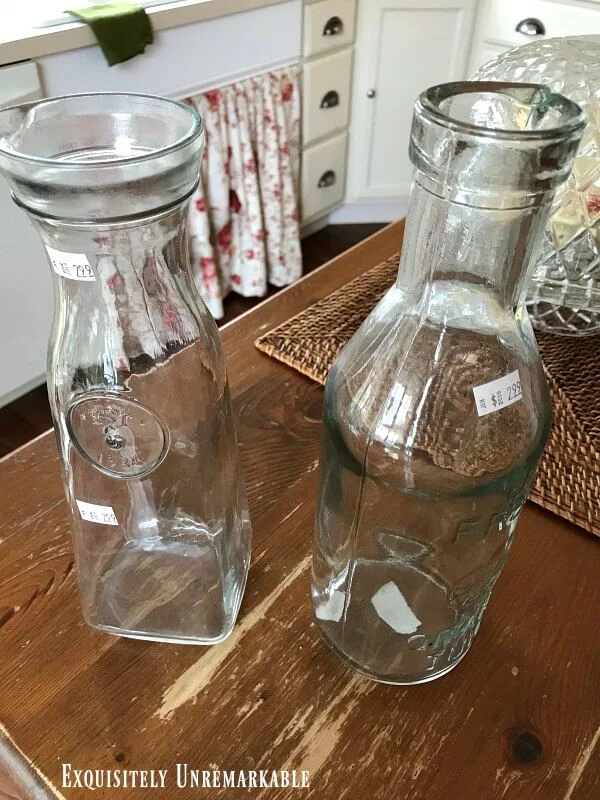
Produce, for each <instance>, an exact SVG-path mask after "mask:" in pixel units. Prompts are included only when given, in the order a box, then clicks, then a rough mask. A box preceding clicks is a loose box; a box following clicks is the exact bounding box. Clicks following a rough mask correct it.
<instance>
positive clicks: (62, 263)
mask: <svg viewBox="0 0 600 800" xmlns="http://www.w3.org/2000/svg"><path fill="white" fill-rule="evenodd" d="M46 250H47V252H48V256H49V257H50V263H51V264H52V269H53V270H54V272H56V274H57V275H62V276H63V278H71V280H74V281H95V280H96V276H95V275H94V271H93V269H92V268H91V266H90V262H89V261H88V260H87V256H86V255H85V253H63V252H61V251H60V250H54V249H53V248H52V247H46Z"/></svg>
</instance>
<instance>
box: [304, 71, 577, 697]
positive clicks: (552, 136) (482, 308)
mask: <svg viewBox="0 0 600 800" xmlns="http://www.w3.org/2000/svg"><path fill="white" fill-rule="evenodd" d="M582 128H583V119H582V115H581V111H580V109H579V107H578V106H577V105H575V104H574V103H572V102H570V101H569V100H566V99H565V98H563V97H562V96H561V95H556V94H553V93H551V92H550V91H549V90H547V89H543V88H542V87H537V86H532V85H526V84H525V85H520V84H499V83H498V84H484V83H463V84H445V85H442V86H437V87H433V88H431V89H429V90H427V91H426V92H424V93H423V94H422V95H421V97H420V98H419V100H418V102H417V104H416V107H415V114H414V119H413V126H412V135H411V143H410V156H411V161H412V163H413V165H414V167H415V172H414V183H413V189H412V193H411V201H410V208H409V212H408V219H407V225H406V232H405V237H404V246H403V249H402V257H401V261H400V268H399V271H398V279H397V282H396V284H395V285H394V286H393V287H392V288H391V289H390V290H389V292H388V293H387V294H386V295H385V297H384V298H383V299H382V301H381V302H380V303H379V305H378V306H377V307H376V308H375V310H374V311H373V312H372V313H371V314H370V316H369V317H368V318H367V319H366V321H365V322H364V324H363V325H362V326H361V328H360V329H359V331H358V332H357V333H356V334H355V336H354V337H353V338H352V339H351V341H350V342H349V343H348V345H347V346H346V348H345V349H344V350H343V351H342V353H341V355H340V357H339V358H338V360H337V362H336V363H335V365H334V367H333V369H332V371H331V373H330V375H329V379H328V381H327V386H326V390H325V408H324V435H323V436H324V439H323V452H322V458H321V486H320V497H319V505H318V510H317V520H316V531H315V539H314V556H313V581H312V596H313V605H314V613H315V617H316V621H317V624H318V626H319V628H320V630H321V632H322V635H323V637H324V639H325V641H326V643H327V644H328V645H329V647H330V648H332V649H333V650H334V652H335V653H336V654H337V655H338V656H339V657H340V658H341V659H342V660H343V661H344V662H345V663H346V664H348V665H349V666H351V667H353V668H354V669H356V670H358V671H359V672H362V673H363V674H366V675H368V676H369V677H371V678H374V679H376V680H379V681H383V682H388V683H398V684H403V683H406V684H411V683H420V682H424V681H428V680H431V679H433V678H436V677H439V676H441V675H443V674H444V673H446V672H448V671H449V670H450V669H452V667H454V666H455V665H456V664H457V663H458V662H459V661H460V659H461V658H462V657H463V656H464V655H465V653H466V651H467V649H468V648H469V646H470V644H471V641H472V638H473V636H474V635H475V633H476V631H477V629H478V626H479V623H480V620H481V617H482V614H483V611H484V609H485V606H486V604H487V602H488V599H489V597H490V593H491V591H492V588H493V586H494V583H495V582H496V580H497V578H498V576H499V574H500V571H501V569H502V567H503V565H504V562H505V559H506V556H507V552H508V548H509V547H510V544H511V541H512V537H513V534H514V529H515V525H516V522H517V518H518V516H519V512H520V510H521V507H522V505H523V503H524V502H525V499H526V497H527V494H528V492H529V489H530V486H531V484H532V481H533V477H534V472H535V468H536V465H537V462H538V459H539V457H540V455H541V453H542V449H543V447H544V444H545V442H546V439H547V436H548V433H549V428H550V418H551V407H550V400H549V394H548V390H547V386H546V382H545V379H544V374H543V371H542V365H541V362H540V357H539V353H538V350H537V347H536V343H535V338H534V335H533V331H532V328H531V324H530V322H529V318H528V315H527V313H526V311H525V307H524V303H523V301H524V294H523V289H524V286H525V284H526V280H527V266H528V264H529V262H530V256H531V253H532V250H533V248H534V247H535V244H536V241H537V238H538V236H539V235H540V233H541V232H542V231H543V229H544V224H545V219H546V215H547V212H548V209H549V207H550V203H551V200H552V196H553V193H554V189H555V187H556V186H557V185H558V184H559V183H560V182H562V181H563V180H564V179H565V178H566V177H567V175H568V172H569V170H570V168H571V165H572V162H573V158H574V155H575V151H576V149H577V144H578V140H579V137H580V135H581V131H582Z"/></svg>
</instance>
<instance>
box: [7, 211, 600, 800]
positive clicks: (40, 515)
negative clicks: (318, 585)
mask: <svg viewBox="0 0 600 800" xmlns="http://www.w3.org/2000/svg"><path fill="white" fill-rule="evenodd" d="M401 233H402V226H401V225H400V224H395V225H392V226H390V227H388V228H386V229H385V230H383V231H381V232H380V233H378V234H376V235H375V237H374V238H372V239H371V240H370V241H367V242H366V243H364V244H362V245H359V246H358V247H357V248H355V249H354V250H353V251H351V252H350V253H348V254H346V255H344V256H341V257H340V258H338V259H336V260H335V261H333V262H331V263H330V264H328V265H327V266H326V267H324V268H322V269H321V270H320V271H317V272H315V273H313V274H312V275H310V276H309V277H308V278H306V279H305V280H304V281H301V282H300V283H299V284H296V285H294V286H292V287H290V288H289V289H288V290H286V291H284V292H282V293H280V294H279V295H278V296H276V297H275V298H273V299H272V300H269V301H267V302H266V303H264V304H262V305H261V306H259V307H258V308H257V309H255V310H253V311H252V312H250V313H249V314H248V315H246V316H244V317H241V318H240V319H238V320H236V321H235V322H234V323H232V324H231V325H229V326H227V327H225V328H224V329H223V331H222V335H223V340H224V344H225V349H226V352H227V357H228V365H229V373H230V380H231V385H232V389H233V394H234V398H235V408H236V414H237V419H238V430H239V438H240V445H241V450H242V458H243V463H244V470H245V475H246V483H247V487H248V494H249V499H250V507H251V514H252V521H253V528H254V550H253V561H252V567H251V571H250V577H249V582H248V588H247V591H246V595H245V598H244V603H243V606H242V611H241V614H240V618H239V620H238V624H237V626H236V628H235V630H234V633H233V634H232V636H231V637H230V638H229V639H228V640H226V641H225V642H224V643H223V644H221V645H218V646H215V647H212V648H206V649H205V648H197V647H184V646H178V645H156V644H152V643H146V642H138V641H131V640H126V639H119V638H115V637H110V636H106V635H102V634H100V633H98V632H96V631H94V630H92V629H91V628H88V627H87V626H86V625H84V623H83V622H82V620H81V615H80V612H79V601H78V597H77V590H76V579H75V570H74V569H73V558H72V554H71V547H70V533H69V527H68V520H67V515H66V507H65V504H64V501H63V496H62V487H61V483H60V476H59V471H58V462H57V456H56V449H55V445H54V441H53V438H52V437H51V436H50V435H46V436H43V437H41V438H40V439H38V440H37V441H35V442H34V443H32V444H30V445H27V446H25V447H24V448H22V449H21V450H19V451H17V452H16V453H15V454H14V455H12V456H9V457H7V458H5V459H4V460H2V461H0V520H1V523H0V525H1V533H0V538H1V539H2V542H1V543H0V587H1V588H0V608H1V609H2V611H1V612H0V620H2V623H3V624H2V627H1V628H0V686H1V687H2V693H1V697H0V718H1V721H2V723H3V725H4V727H5V729H6V732H7V734H8V735H9V736H10V740H8V739H7V737H6V736H4V737H2V733H1V732H0V739H3V741H4V746H3V748H2V749H1V752H2V757H0V774H1V773H2V771H4V780H5V785H6V786H8V785H10V784H9V779H11V780H12V785H13V786H14V785H15V784H17V781H16V778H15V770H14V766H13V767H12V768H11V767H10V764H11V763H12V764H13V765H14V764H15V761H14V759H15V758H16V759H17V762H16V763H17V764H20V765H21V767H22V769H21V770H20V772H19V779H18V780H19V782H18V784H17V788H18V791H19V792H21V794H20V795H19V794H17V795H16V796H17V797H19V800H24V798H29V797H56V796H60V794H58V792H60V793H62V795H63V796H64V797H66V798H89V797H90V796H93V797H96V798H98V799H99V800H100V799H102V800H103V799H104V798H111V800H113V799H114V798H127V800H129V798H136V800H138V799H139V798H146V797H151V796H157V792H156V790H150V789H147V790H144V789H136V790H120V791H116V790H114V791H113V790H99V791H96V792H95V793H93V794H92V793H90V792H88V791H86V790H85V789H83V790H82V789H66V788H61V780H62V779H61V763H62V762H69V763H71V764H72V765H73V766H74V767H75V768H89V769H106V768H115V769H116V768H120V769H134V768H135V769H165V768H166V769H169V776H168V781H169V783H168V785H169V786H170V789H167V790H166V791H165V792H163V793H162V794H160V793H159V794H158V796H163V797H168V798H176V799H177V800H178V799H179V798H181V800H188V798H190V799H191V798H195V797H210V798H213V797H219V798H221V797H222V798H230V797H231V798H234V797H240V796H242V795H241V794H240V792H239V790H230V789H222V790H206V789H205V790H202V789H200V790H199V789H195V788H187V789H181V790H177V788H176V787H175V772H174V770H175V764H176V763H177V762H180V763H188V764H189V765H190V766H191V767H193V768H196V769H213V768H214V767H215V766H217V767H219V768H221V769H235V770H238V769H254V770H257V769H285V768H289V769H297V770H302V769H306V770H309V771H310V783H311V788H310V789H309V790H308V791H304V793H303V794H300V795H299V794H298V791H299V790H298V791H296V790H290V789H283V788H282V789H274V788H273V789H268V790H264V789H263V790H259V789H256V790H251V792H250V793H251V795H252V796H253V797H257V798H266V800H279V799H280V798H286V800H287V799H288V798H292V797H297V796H306V797H311V798H318V799H319V800H321V798H322V799H323V800H341V799H342V798H355V797H361V798H365V800H378V798H389V797H395V798H399V799H400V798H402V799H404V798H407V799H410V800H439V799H440V798H450V800H454V798H461V800H462V799H463V798H464V799H465V800H470V799H471V798H473V800H502V798H508V800H534V799H538V798H541V799H542V800H595V798H597V797H598V787H599V769H598V767H599V763H598V762H599V758H598V755H599V752H600V751H599V747H598V736H599V734H598V726H599V711H598V709H599V705H600V686H599V682H598V675H599V674H600V660H599V655H598V646H597V616H598V613H597V609H598V606H599V601H600V585H599V582H598V553H599V549H598V542H597V541H595V540H594V539H593V538H592V537H591V536H587V535H585V534H583V533H581V532H580V531H578V530H577V529H576V528H574V527H573V526H571V525H569V524H568V523H566V522H562V521H560V520H559V519H558V518H557V517H554V516H552V515H550V514H548V513H547V512H544V511H542V510H541V509H538V508H535V507H532V506H528V507H527V508H526V509H525V511H524V512H523V514H522V516H521V520H520V522H519V526H518V532H517V536H516V541H515V544H514V546H513V549H512V552H511V556H510V558H509V561H508V564H507V567H506V569H505V571H504V573H503V575H502V577H501V579H500V581H499V583H498V585H497V587H496V589H495V592H494V594H493V596H492V600H491V603H490V606H489V609H488V611H487V613H486V615H485V617H484V621H483V624H482V627H481V630H480V632H479V634H478V635H477V637H476V639H475V642H474V644H473V647H472V649H471V651H470V653H469V654H468V655H467V657H466V658H465V659H464V660H463V661H462V663H461V664H460V665H459V666H458V667H457V668H456V669H455V670H454V671H453V672H451V673H450V674H449V675H447V676H446V677H444V678H442V679H441V680H438V681H434V682H433V683H431V684H425V685H422V686H418V687H413V688H394V687H390V686H382V685H378V684H375V683H372V682H369V681H367V680H366V679H363V678H361V677H358V676H356V675H354V674H352V673H350V672H349V671H348V670H346V669H345V668H344V667H343V666H342V665H341V664H340V663H339V662H338V661H337V660H335V659H334V658H333V657H331V656H330V655H329V654H328V652H327V651H326V649H325V647H324V646H323V644H322V643H321V640H320V638H319V636H318V634H317V631H316V629H315V626H314V625H313V623H312V617H311V611H310V599H309V563H310V550H311V538H312V526H313V515H314V508H315V487H316V480H317V460H318V452H319V435H320V422H319V419H320V410H321V397H322V392H321V389H320V388H319V387H318V386H316V385H315V384H313V383H312V382H311V381H309V380H308V379H306V378H304V377H302V376H301V375H299V374H297V373H295V372H294V371H292V370H290V369H288V368H286V367H285V366H283V365H281V364H278V363H277V362H275V361H273V360H271V359H269V358H267V357H266V356H264V355H263V354H261V353H259V352H258V351H256V350H255V348H254V346H253V341H254V339H255V338H256V336H257V335H258V333H259V332H260V331H261V330H266V329H268V328H269V327H272V326H274V325H276V324H278V323H280V322H282V321H283V320H285V319H286V318H288V317H289V316H291V315H292V314H295V313H297V312H298V311H300V310H301V309H303V308H305V307H306V306H308V305H309V304H310V303H312V302H313V301H314V300H316V299H318V298H320V297H323V296H325V295H327V294H328V293H329V292H331V291H333V290H334V289H336V288H338V287H339V286H340V285H342V284H343V283H344V282H346V281H348V280H350V279H351V278H353V277H355V276H356V275H358V274H360V273H361V272H362V271H363V270H365V269H368V268H369V267H371V266H373V265H374V264H376V263H378V262H379V261H381V260H382V259H384V258H386V257H387V256H389V255H390V254H391V253H392V252H394V251H395V250H397V248H398V245H399V240H400V237H401ZM11 754H12V756H11ZM15 754H16V755H15ZM11 758H12V760H11ZM40 775H41V776H42V778H43V781H42V783H43V791H44V792H47V793H48V794H46V795H40V794H39V791H42V790H40V789H39V785H38V787H37V788H36V786H35V783H36V781H37V782H38V784H39V781H40ZM34 776H35V778H34ZM52 785H54V786H55V787H58V790H57V791H55V792H53V791H52V789H51V786H52ZM2 786H3V784H2V783H1V782H0V791H1V790H2ZM36 791H37V792H38V794H36Z"/></svg>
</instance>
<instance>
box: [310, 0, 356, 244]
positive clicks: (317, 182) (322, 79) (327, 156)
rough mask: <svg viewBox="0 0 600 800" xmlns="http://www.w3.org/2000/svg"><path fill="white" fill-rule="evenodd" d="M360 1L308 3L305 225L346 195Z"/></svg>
mask: <svg viewBox="0 0 600 800" xmlns="http://www.w3.org/2000/svg"><path fill="white" fill-rule="evenodd" d="M355 12H356V0H318V2H311V3H308V2H306V0H305V5H304V26H303V30H304V42H303V53H304V66H303V73H304V75H303V93H302V143H303V150H302V171H301V177H300V184H301V187H300V214H301V222H302V226H303V227H304V229H305V230H306V227H307V226H309V225H312V223H314V222H316V221H317V220H319V219H320V218H323V217H324V216H325V215H327V214H329V213H330V212H331V211H332V210H333V209H334V208H335V207H336V206H339V205H340V204H341V203H342V201H343V199H344V191H345V186H346V155H347V150H348V147H347V144H348V135H347V133H346V131H347V128H348V122H349V116H350V91H351V85H352V55H353V47H352V43H353V41H354V24H355V16H356V14H355Z"/></svg>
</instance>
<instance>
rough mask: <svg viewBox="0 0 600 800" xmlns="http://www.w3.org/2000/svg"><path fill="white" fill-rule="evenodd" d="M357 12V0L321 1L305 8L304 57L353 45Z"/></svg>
mask: <svg viewBox="0 0 600 800" xmlns="http://www.w3.org/2000/svg"><path fill="white" fill-rule="evenodd" d="M355 11H356V9H355V0H321V2H319V3H313V4H312V5H309V6H305V7H304V55H305V56H314V55H315V54H316V53H324V52H325V51H326V50H334V49H335V48H337V47H345V46H346V45H348V44H352V42H353V41H354V18H355Z"/></svg>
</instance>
